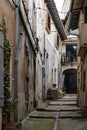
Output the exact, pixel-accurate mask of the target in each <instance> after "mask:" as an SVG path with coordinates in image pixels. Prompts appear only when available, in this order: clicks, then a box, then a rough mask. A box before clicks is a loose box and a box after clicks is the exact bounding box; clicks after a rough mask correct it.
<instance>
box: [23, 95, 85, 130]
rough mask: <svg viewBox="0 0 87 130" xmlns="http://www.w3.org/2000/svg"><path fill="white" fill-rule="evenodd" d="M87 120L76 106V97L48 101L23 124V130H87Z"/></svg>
mask: <svg viewBox="0 0 87 130" xmlns="http://www.w3.org/2000/svg"><path fill="white" fill-rule="evenodd" d="M86 122H87V118H86V117H83V115H82V113H81V110H80V109H79V108H78V107H77V106H76V95H66V96H64V97H63V98H62V99H59V100H55V101H47V106H46V107H40V108H38V109H37V110H36V111H34V112H32V113H31V114H29V115H28V117H27V118H26V119H25V120H24V121H23V122H22V126H23V130H87V125H86V124H87V123H86Z"/></svg>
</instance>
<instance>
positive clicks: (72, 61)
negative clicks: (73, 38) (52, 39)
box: [61, 55, 77, 65]
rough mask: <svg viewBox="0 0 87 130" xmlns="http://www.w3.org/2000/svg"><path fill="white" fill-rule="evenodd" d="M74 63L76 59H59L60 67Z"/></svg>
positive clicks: (65, 57)
mask: <svg viewBox="0 0 87 130" xmlns="http://www.w3.org/2000/svg"><path fill="white" fill-rule="evenodd" d="M74 63H77V59H76V58H74V57H68V56H64V55H62V57H61V64H62V65H66V64H74Z"/></svg>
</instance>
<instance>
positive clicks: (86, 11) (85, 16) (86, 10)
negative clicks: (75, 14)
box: [84, 6, 87, 23]
mask: <svg viewBox="0 0 87 130" xmlns="http://www.w3.org/2000/svg"><path fill="white" fill-rule="evenodd" d="M84 22H85V23H87V6H85V7H84Z"/></svg>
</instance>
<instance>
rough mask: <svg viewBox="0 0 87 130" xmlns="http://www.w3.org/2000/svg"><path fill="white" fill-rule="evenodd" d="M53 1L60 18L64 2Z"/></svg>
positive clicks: (62, 0)
mask: <svg viewBox="0 0 87 130" xmlns="http://www.w3.org/2000/svg"><path fill="white" fill-rule="evenodd" d="M54 1H55V3H56V6H57V9H58V11H59V15H60V17H61V13H60V12H61V10H62V6H63V2H64V0H54Z"/></svg>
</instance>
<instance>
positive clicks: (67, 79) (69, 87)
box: [62, 69, 77, 94]
mask: <svg viewBox="0 0 87 130" xmlns="http://www.w3.org/2000/svg"><path fill="white" fill-rule="evenodd" d="M62 87H63V90H64V91H66V93H68V94H71V93H72V94H75V93H77V70H76V69H67V70H64V71H63V86H62Z"/></svg>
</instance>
